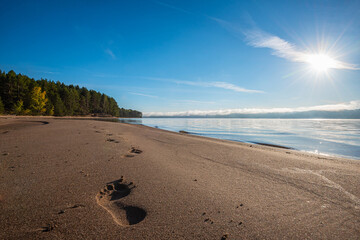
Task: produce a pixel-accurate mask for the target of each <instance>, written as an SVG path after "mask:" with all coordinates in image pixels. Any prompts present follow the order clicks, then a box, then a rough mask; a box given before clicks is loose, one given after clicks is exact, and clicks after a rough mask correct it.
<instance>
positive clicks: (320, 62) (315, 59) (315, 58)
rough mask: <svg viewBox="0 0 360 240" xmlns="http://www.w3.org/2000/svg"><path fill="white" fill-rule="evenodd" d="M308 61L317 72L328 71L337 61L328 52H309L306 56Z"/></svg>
mask: <svg viewBox="0 0 360 240" xmlns="http://www.w3.org/2000/svg"><path fill="white" fill-rule="evenodd" d="M306 62H308V63H309V64H310V66H311V67H312V69H314V70H315V71H317V72H326V71H327V70H328V69H329V68H333V67H334V66H335V65H336V61H335V60H334V59H333V58H331V57H329V56H328V55H326V54H309V55H307V57H306Z"/></svg>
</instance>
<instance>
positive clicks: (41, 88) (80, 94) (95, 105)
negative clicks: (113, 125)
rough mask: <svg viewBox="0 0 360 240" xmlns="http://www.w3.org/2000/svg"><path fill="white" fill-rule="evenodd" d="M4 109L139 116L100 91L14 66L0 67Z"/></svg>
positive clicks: (0, 103) (9, 111)
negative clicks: (20, 71) (36, 75)
mask: <svg viewBox="0 0 360 240" xmlns="http://www.w3.org/2000/svg"><path fill="white" fill-rule="evenodd" d="M4 113H5V114H17V115H48V116H52V115H54V116H79V115H97V116H115V117H142V113H141V112H139V111H136V110H131V109H124V108H119V106H118V104H117V102H116V101H115V99H114V98H112V97H109V96H107V95H105V94H102V93H100V92H96V91H94V90H88V89H87V88H85V87H82V88H80V87H79V86H73V85H65V84H64V83H60V82H59V81H57V82H54V81H49V80H47V79H40V80H34V79H33V78H29V77H28V76H25V75H22V74H16V73H15V72H14V71H13V70H11V71H9V72H8V73H5V71H4V72H3V71H1V70H0V114H4Z"/></svg>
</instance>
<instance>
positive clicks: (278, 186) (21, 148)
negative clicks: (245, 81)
mask: <svg viewBox="0 0 360 240" xmlns="http://www.w3.org/2000/svg"><path fill="white" fill-rule="evenodd" d="M0 151H1V152H0V213H1V214H0V239H219V240H220V239H359V238H360V184H359V183H360V161H358V160H351V159H341V158H335V157H325V156H320V155H312V154H306V153H301V152H298V151H295V150H288V149H280V148H274V147H269V146H260V145H251V144H246V143H237V142H231V141H224V140H216V139H210V138H204V137H199V136H193V135H189V134H185V133H174V132H168V131H164V130H160V129H155V128H150V127H146V126H140V125H129V124H124V123H115V122H105V121H95V120H75V119H74V120H70V119H61V118H52V117H48V118H46V117H42V118H40V117H39V118H36V117H1V118H0Z"/></svg>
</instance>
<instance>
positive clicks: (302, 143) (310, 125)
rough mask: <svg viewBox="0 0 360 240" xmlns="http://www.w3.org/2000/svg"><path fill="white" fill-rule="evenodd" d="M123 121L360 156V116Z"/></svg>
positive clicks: (303, 149)
mask: <svg viewBox="0 0 360 240" xmlns="http://www.w3.org/2000/svg"><path fill="white" fill-rule="evenodd" d="M121 121H124V122H128V123H133V124H143V125H146V126H150V127H157V128H160V129H165V130H169V131H175V132H178V131H180V130H183V131H187V132H190V133H191V134H196V135H201V136H206V137H212V138H219V139H226V140H233V141H241V142H248V143H264V144H274V145H280V146H284V147H289V148H294V149H296V150H300V151H306V152H312V153H317V154H325V155H334V156H341V157H347V158H352V159H360V120H353V119H238V118H142V119H121Z"/></svg>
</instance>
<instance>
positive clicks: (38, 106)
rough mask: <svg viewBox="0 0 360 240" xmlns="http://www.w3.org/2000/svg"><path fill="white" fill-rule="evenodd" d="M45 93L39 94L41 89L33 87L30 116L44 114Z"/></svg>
mask: <svg viewBox="0 0 360 240" xmlns="http://www.w3.org/2000/svg"><path fill="white" fill-rule="evenodd" d="M45 95H46V91H44V92H41V87H34V89H33V90H32V92H31V104H30V109H31V112H32V114H34V115H40V114H43V113H45V112H46V108H45V105H46V102H47V101H48V100H47V98H46V97H45Z"/></svg>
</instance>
